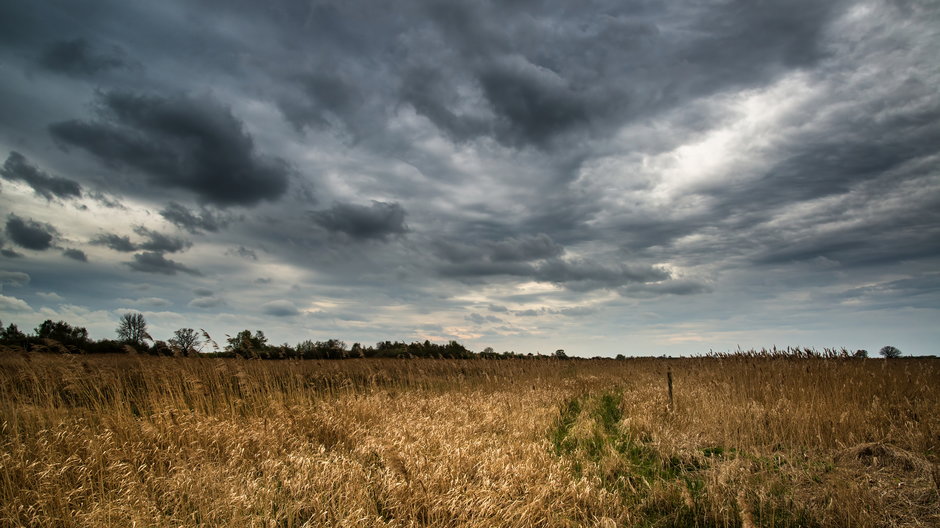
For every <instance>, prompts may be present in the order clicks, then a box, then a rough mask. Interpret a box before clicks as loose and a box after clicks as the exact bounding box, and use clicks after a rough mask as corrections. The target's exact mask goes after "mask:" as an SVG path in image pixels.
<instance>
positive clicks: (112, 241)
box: [91, 233, 137, 253]
mask: <svg viewBox="0 0 940 528" xmlns="http://www.w3.org/2000/svg"><path fill="white" fill-rule="evenodd" d="M91 243H92V244H97V245H100V246H106V247H108V248H110V249H113V250H114V251H121V252H124V253H130V252H132V251H137V244H134V243H133V242H131V239H130V237H128V236H120V235H115V234H114V233H106V234H103V235H100V236H98V237H97V238H95V239H94V240H92V241H91Z"/></svg>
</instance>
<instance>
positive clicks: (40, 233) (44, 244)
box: [6, 213, 57, 251]
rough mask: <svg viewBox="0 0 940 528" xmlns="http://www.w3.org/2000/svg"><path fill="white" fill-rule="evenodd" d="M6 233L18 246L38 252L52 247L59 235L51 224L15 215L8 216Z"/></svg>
mask: <svg viewBox="0 0 940 528" xmlns="http://www.w3.org/2000/svg"><path fill="white" fill-rule="evenodd" d="M6 232H7V235H9V237H10V239H11V240H13V242H14V243H16V244H17V245H19V246H21V247H24V248H26V249H34V250H36V251H44V250H46V249H49V248H50V247H52V240H53V238H54V237H55V235H56V234H57V231H56V229H55V228H54V227H52V226H51V225H49V224H45V223H40V222H34V221H33V220H32V219H27V220H24V219H22V218H20V217H18V216H16V215H15V214H13V213H10V214H9V215H8V216H7V224H6Z"/></svg>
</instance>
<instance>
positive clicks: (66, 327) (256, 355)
mask: <svg viewBox="0 0 940 528" xmlns="http://www.w3.org/2000/svg"><path fill="white" fill-rule="evenodd" d="M115 333H116V339H101V340H94V339H91V338H89V337H88V331H87V330H86V329H85V328H83V327H79V326H72V325H70V324H69V323H67V322H65V321H57V322H55V321H52V320H51V319H47V320H46V321H44V322H43V323H42V324H40V325H39V326H37V327H36V328H35V329H34V330H33V332H32V333H31V334H27V333H24V332H22V331H21V330H20V329H19V328H18V327H17V325H15V324H13V323H11V324H10V325H8V326H7V327H5V328H4V327H3V324H2V323H0V345H3V346H4V347H5V348H6V349H8V350H22V351H25V352H51V353H62V354H127V353H140V354H150V355H156V356H183V357H186V356H200V357H240V358H250V359H347V358H444V359H472V358H482V359H510V358H548V357H554V358H558V359H568V356H567V355H566V354H565V352H564V350H557V351H556V352H555V353H554V354H552V355H551V356H545V355H542V354H531V353H530V354H518V353H515V352H496V351H494V350H493V349H492V348H489V347H487V348H486V349H484V350H483V351H482V352H474V351H472V350H469V349H468V348H466V347H465V346H464V345H462V344H460V343H458V342H457V341H449V342H448V343H446V344H438V343H432V342H430V341H429V340H425V341H424V342H417V341H416V342H412V343H406V342H403V341H380V342H378V343H376V344H375V345H369V346H363V345H362V344H360V343H354V344H353V345H352V346H351V347H350V346H347V345H346V343H345V342H343V341H341V340H339V339H327V340H326V341H313V340H309V339H308V340H304V341H301V342H300V343H297V344H296V345H293V346H291V345H289V344H287V343H284V344H281V345H274V344H271V343H269V342H268V338H267V336H265V335H264V332H263V331H261V330H255V331H254V332H251V330H247V329H246V330H242V331H241V332H238V333H236V334H235V335H233V336H229V335H226V336H225V337H226V339H225V342H224V345H223V346H220V345H219V344H218V343H217V342H216V341H215V340H214V339H212V337H211V336H210V335H209V334H208V332H206V331H205V330H202V329H200V330H196V329H193V328H180V329H178V330H176V331H175V332H173V336H172V337H171V338H169V339H167V340H165V341H163V340H155V339H154V338H153V337H152V336H151V335H150V333H149V331H148V325H147V321H146V319H145V318H144V316H143V314H141V313H125V314H123V315H122V316H121V318H120V320H119V322H118V326H117V328H116V329H115Z"/></svg>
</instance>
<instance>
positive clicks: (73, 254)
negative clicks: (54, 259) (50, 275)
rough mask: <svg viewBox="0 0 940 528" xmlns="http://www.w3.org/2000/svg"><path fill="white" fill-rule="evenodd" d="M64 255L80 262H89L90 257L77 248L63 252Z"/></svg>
mask: <svg viewBox="0 0 940 528" xmlns="http://www.w3.org/2000/svg"><path fill="white" fill-rule="evenodd" d="M62 254H63V255H65V256H66V257H68V258H70V259H72V260H77V261H79V262H88V255H86V254H85V252H84V251H82V250H80V249H75V248H67V249H65V250H63V251H62Z"/></svg>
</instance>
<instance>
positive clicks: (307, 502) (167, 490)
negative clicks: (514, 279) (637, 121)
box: [0, 352, 940, 527]
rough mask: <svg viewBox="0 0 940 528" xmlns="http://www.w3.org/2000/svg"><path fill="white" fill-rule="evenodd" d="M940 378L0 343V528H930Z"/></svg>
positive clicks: (924, 370) (914, 365)
mask: <svg viewBox="0 0 940 528" xmlns="http://www.w3.org/2000/svg"><path fill="white" fill-rule="evenodd" d="M670 375H671V379H672V382H673V383H672V385H673V387H672V395H671V398H670V396H669V395H668V394H667V391H666V390H665V389H666V387H664V385H665V383H664V380H666V379H667V376H670ZM938 382H940V364H938V362H937V361H935V360H930V359H913V358H909V359H900V360H891V361H885V360H861V359H849V358H847V357H842V356H841V355H839V354H830V355H808V354H800V355H795V354H789V355H787V354H776V355H774V354H761V353H759V352H755V353H747V354H725V355H716V356H715V357H703V358H691V359H631V360H625V361H613V360H610V361H602V360H595V361H562V360H532V361H527V360H511V361H496V360H480V359H477V360H431V359H422V360H381V359H368V360H367V359H351V360H343V361H252V360H238V359H207V358H160V357H149V356H147V357H145V356H82V355H47V354H30V355H26V354H14V353H0V525H3V526H132V525H140V526H198V525H206V526H221V525H227V526H234V525H244V526H519V527H523V526H526V527H527V526H605V527H609V526H862V527H864V526H872V527H874V526H937V525H940V514H938V512H940V496H938V483H937V478H938V475H937V472H936V471H937V470H936V467H937V466H936V463H937V462H938V460H940V459H938V456H940V383H938ZM670 399H671V402H670V401H669V400H670Z"/></svg>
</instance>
